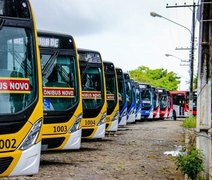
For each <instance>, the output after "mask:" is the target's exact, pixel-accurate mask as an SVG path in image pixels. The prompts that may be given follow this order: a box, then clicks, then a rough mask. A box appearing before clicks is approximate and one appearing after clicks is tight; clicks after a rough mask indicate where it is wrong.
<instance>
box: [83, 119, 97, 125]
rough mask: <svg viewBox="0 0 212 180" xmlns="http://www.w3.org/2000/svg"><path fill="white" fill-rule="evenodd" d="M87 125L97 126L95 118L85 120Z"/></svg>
mask: <svg viewBox="0 0 212 180" xmlns="http://www.w3.org/2000/svg"><path fill="white" fill-rule="evenodd" d="M85 126H95V120H85Z"/></svg>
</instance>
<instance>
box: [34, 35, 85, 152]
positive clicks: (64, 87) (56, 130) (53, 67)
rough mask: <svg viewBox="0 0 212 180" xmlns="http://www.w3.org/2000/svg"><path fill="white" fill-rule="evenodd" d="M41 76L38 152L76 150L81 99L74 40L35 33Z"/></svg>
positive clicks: (79, 132) (79, 138) (65, 36)
mask: <svg viewBox="0 0 212 180" xmlns="http://www.w3.org/2000/svg"><path fill="white" fill-rule="evenodd" d="M38 36H39V45H40V54H41V65H42V74H43V105H44V106H43V109H44V128H43V133H42V150H61V149H79V148H80V145H81V134H82V130H81V129H80V127H79V126H80V121H81V119H82V98H81V88H80V81H79V60H78V56H77V52H76V47H75V43H74V39H73V38H72V36H69V35H66V34H57V33H47V32H38Z"/></svg>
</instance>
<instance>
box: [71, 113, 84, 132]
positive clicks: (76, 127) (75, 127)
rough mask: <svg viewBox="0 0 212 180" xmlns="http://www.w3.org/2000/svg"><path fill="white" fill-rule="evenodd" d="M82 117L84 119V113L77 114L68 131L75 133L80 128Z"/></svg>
mask: <svg viewBox="0 0 212 180" xmlns="http://www.w3.org/2000/svg"><path fill="white" fill-rule="evenodd" d="M81 119H82V114H80V115H79V116H77V118H76V120H75V122H74V124H73V125H72V127H71V128H70V129H69V131H68V132H69V133H74V132H75V131H77V130H79V128H80V122H81Z"/></svg>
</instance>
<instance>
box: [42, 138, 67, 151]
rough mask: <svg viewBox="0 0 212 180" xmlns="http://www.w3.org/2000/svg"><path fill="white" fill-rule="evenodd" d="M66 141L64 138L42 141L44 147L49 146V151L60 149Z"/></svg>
mask: <svg viewBox="0 0 212 180" xmlns="http://www.w3.org/2000/svg"><path fill="white" fill-rule="evenodd" d="M64 140H65V138H64V137H61V138H48V139H42V145H48V149H52V148H58V147H60V146H61V145H62V143H63V141H64Z"/></svg>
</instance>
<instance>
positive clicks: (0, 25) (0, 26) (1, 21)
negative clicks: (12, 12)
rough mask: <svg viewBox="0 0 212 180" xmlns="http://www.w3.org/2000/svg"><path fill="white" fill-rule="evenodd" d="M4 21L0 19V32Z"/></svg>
mask: <svg viewBox="0 0 212 180" xmlns="http://www.w3.org/2000/svg"><path fill="white" fill-rule="evenodd" d="M4 23H5V20H4V19H0V30H2V27H3V26H4Z"/></svg>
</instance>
